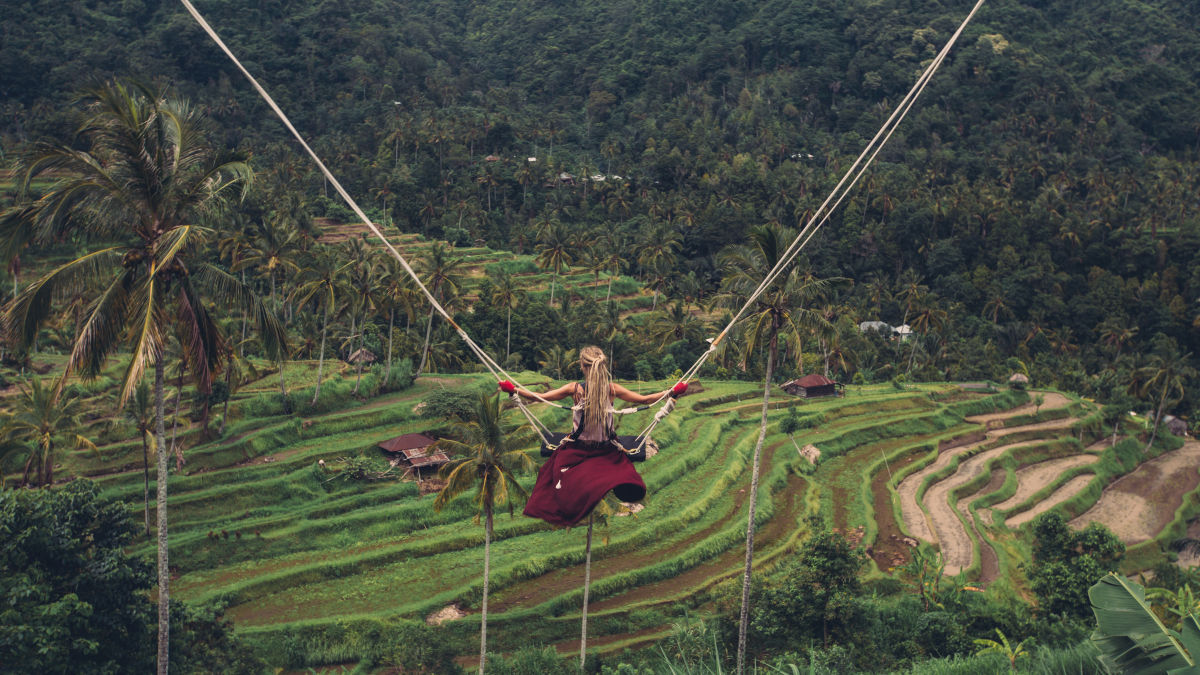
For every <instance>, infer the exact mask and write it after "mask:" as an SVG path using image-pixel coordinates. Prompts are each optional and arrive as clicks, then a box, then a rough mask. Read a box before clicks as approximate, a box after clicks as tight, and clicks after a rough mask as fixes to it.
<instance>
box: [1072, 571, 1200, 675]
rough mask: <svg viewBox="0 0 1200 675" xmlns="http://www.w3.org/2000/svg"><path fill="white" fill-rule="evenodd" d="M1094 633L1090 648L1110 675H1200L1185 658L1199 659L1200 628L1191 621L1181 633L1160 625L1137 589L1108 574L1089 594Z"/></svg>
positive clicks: (1193, 661)
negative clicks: (1094, 622) (1093, 613)
mask: <svg viewBox="0 0 1200 675" xmlns="http://www.w3.org/2000/svg"><path fill="white" fill-rule="evenodd" d="M1088 597H1089V598H1090V599H1091V602H1092V611H1093V612H1095V614H1096V624H1097V628H1096V631H1095V632H1094V633H1092V642H1093V643H1094V644H1095V645H1096V647H1097V648H1098V649H1099V650H1100V662H1101V663H1103V664H1104V667H1105V668H1106V669H1107V670H1108V671H1109V672H1110V673H1123V674H1124V675H1162V674H1163V673H1166V674H1167V675H1200V667H1198V666H1197V665H1196V663H1195V659H1194V658H1193V657H1192V656H1191V655H1190V654H1189V651H1190V652H1191V653H1192V654H1200V624H1197V623H1196V619H1195V617H1193V616H1189V617H1187V618H1186V619H1185V621H1184V630H1183V633H1182V634H1181V633H1177V632H1175V631H1173V630H1171V629H1169V628H1167V627H1166V626H1164V625H1163V623H1162V622H1161V621H1159V620H1158V617H1157V616H1155V615H1154V612H1152V611H1150V606H1149V605H1147V604H1146V597H1145V592H1144V590H1143V589H1142V587H1141V586H1139V585H1137V584H1135V583H1133V582H1131V581H1129V580H1127V579H1125V578H1124V577H1122V576H1120V575H1117V574H1108V575H1107V576H1105V577H1104V578H1102V579H1101V580H1100V581H1098V582H1096V584H1095V585H1094V586H1092V587H1091V588H1090V589H1088Z"/></svg>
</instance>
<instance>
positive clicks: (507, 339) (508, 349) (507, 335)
mask: <svg viewBox="0 0 1200 675" xmlns="http://www.w3.org/2000/svg"><path fill="white" fill-rule="evenodd" d="M511 354H512V305H509V306H508V328H507V329H505V331H504V360H505V361H507V360H508V357H509V356H510V355H511Z"/></svg>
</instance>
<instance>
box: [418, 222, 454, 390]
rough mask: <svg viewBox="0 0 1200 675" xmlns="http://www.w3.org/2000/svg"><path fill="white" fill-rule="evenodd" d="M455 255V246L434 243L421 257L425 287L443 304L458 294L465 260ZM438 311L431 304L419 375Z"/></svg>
mask: <svg viewBox="0 0 1200 675" xmlns="http://www.w3.org/2000/svg"><path fill="white" fill-rule="evenodd" d="M453 255H454V247H452V246H451V247H446V246H444V245H442V244H434V245H433V246H431V247H430V248H428V249H426V250H425V255H424V256H423V257H422V258H421V267H422V273H423V274H424V276H425V280H424V282H425V288H427V289H428V290H429V292H430V293H431V294H432V295H433V297H434V298H436V299H437V301H438V302H439V303H441V304H445V303H446V299H447V298H454V297H456V296H457V295H458V284H459V272H458V268H459V266H460V265H462V262H463V261H462V258H455V257H453ZM436 311H437V310H436V309H435V308H434V307H433V305H430V306H429V322H428V323H427V324H426V325H425V344H424V345H423V346H422V347H421V364H420V365H418V366H417V371H416V374H417V375H420V374H421V373H422V372H424V370H425V363H426V362H427V361H428V357H429V338H430V337H431V336H432V335H433V315H434V313H435V312H436Z"/></svg>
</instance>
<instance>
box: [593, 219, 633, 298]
mask: <svg viewBox="0 0 1200 675" xmlns="http://www.w3.org/2000/svg"><path fill="white" fill-rule="evenodd" d="M628 248H629V245H628V242H627V241H626V238H625V237H623V236H621V235H619V234H616V233H615V232H614V231H612V230H607V231H606V232H604V233H603V234H601V235H600V237H598V238H597V239H596V242H595V244H594V246H593V251H594V253H593V255H594V257H595V258H596V259H597V264H601V263H603V265H602V269H604V270H607V271H608V291H607V292H606V293H605V294H604V304H606V305H607V304H609V303H610V302H612V282H613V279H615V278H616V277H618V276H620V275H621V271H622V270H624V269H625V268H627V267H628V266H629V251H628Z"/></svg>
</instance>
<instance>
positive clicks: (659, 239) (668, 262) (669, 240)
mask: <svg viewBox="0 0 1200 675" xmlns="http://www.w3.org/2000/svg"><path fill="white" fill-rule="evenodd" d="M682 247H683V243H682V240H681V238H680V236H679V232H678V231H676V230H675V228H673V227H671V226H670V225H669V224H665V223H664V224H661V225H659V226H657V227H654V228H648V229H646V230H645V231H644V232H643V235H642V238H641V240H640V241H639V242H638V244H637V247H636V249H635V251H636V253H637V261H638V264H639V265H641V266H642V270H643V272H644V274H645V276H646V277H647V278H648V279H649V280H650V281H651V283H652V285H653V286H654V304H653V306H654V307H658V292H659V290H660V289H661V288H662V286H663V284H664V283H666V278H667V273H668V270H671V269H673V268H674V267H675V257H676V254H678V253H679V249H680V248H682Z"/></svg>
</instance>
